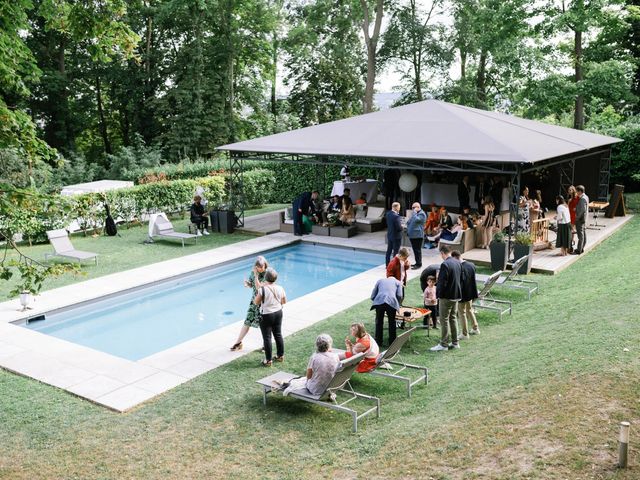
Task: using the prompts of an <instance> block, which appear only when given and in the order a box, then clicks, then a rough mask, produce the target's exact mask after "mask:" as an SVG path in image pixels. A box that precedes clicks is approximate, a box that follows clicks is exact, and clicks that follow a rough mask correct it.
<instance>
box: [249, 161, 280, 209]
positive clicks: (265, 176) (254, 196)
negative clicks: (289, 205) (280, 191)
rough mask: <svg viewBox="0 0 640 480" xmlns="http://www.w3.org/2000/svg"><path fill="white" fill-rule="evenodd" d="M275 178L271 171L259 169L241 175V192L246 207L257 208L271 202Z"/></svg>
mask: <svg viewBox="0 0 640 480" xmlns="http://www.w3.org/2000/svg"><path fill="white" fill-rule="evenodd" d="M275 185H276V176H275V174H274V172H272V171H271V170H268V169H265V168H260V169H256V170H249V171H246V172H244V173H243V191H244V198H245V205H246V207H247V208H248V207H251V208H258V207H261V206H262V205H264V204H265V203H269V202H271V201H272V197H273V188H274V186H275Z"/></svg>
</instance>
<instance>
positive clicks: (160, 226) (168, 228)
mask: <svg viewBox="0 0 640 480" xmlns="http://www.w3.org/2000/svg"><path fill="white" fill-rule="evenodd" d="M149 222H150V223H151V225H150V228H149V239H150V240H151V241H152V242H153V239H154V238H156V237H159V238H167V239H170V240H180V241H181V242H182V246H183V247H184V241H185V240H189V239H193V241H194V243H198V236H197V235H194V234H192V233H180V232H176V231H175V230H174V229H173V224H172V223H171V222H170V221H169V220H168V219H167V217H166V216H165V214H164V213H159V214H157V215H156V216H155V217H152V218H151V219H150V220H149Z"/></svg>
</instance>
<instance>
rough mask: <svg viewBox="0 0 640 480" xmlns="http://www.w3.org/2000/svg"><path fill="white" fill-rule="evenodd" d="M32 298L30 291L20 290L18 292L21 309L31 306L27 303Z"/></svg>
mask: <svg viewBox="0 0 640 480" xmlns="http://www.w3.org/2000/svg"><path fill="white" fill-rule="evenodd" d="M32 299H33V297H32V295H31V292H21V293H20V305H22V310H23V311H24V310H28V309H30V308H31V307H30V306H29V304H30V303H31V300H32Z"/></svg>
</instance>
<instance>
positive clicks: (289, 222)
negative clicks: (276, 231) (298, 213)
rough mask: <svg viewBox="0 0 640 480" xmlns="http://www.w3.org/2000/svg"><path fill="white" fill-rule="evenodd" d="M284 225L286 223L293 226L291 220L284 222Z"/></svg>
mask: <svg viewBox="0 0 640 480" xmlns="http://www.w3.org/2000/svg"><path fill="white" fill-rule="evenodd" d="M284 223H288V224H289V225H293V220H285V221H284Z"/></svg>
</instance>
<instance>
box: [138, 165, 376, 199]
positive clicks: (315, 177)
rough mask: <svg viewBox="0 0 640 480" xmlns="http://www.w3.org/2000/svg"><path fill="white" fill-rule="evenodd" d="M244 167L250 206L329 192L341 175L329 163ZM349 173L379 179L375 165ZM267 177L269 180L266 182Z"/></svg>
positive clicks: (171, 175)
mask: <svg viewBox="0 0 640 480" xmlns="http://www.w3.org/2000/svg"><path fill="white" fill-rule="evenodd" d="M228 168H229V161H228V160H222V159H220V160H214V161H208V162H196V163H189V164H178V165H167V164H165V165H162V166H160V167H156V168H153V169H146V170H137V171H134V172H135V175H137V176H136V177H135V179H133V180H134V181H136V182H138V183H145V182H148V181H154V180H158V179H168V180H171V179H175V178H196V177H202V176H206V175H211V174H218V173H220V171H221V170H226V171H227V173H228ZM243 168H244V172H243V176H244V184H245V196H246V197H247V203H248V204H249V205H257V204H260V203H289V202H291V201H292V200H293V198H294V197H295V196H296V195H298V194H299V193H300V192H304V191H308V190H314V189H317V190H319V191H321V193H323V194H325V195H329V194H330V193H331V189H332V187H333V181H334V180H337V179H339V178H340V169H341V167H338V166H328V167H326V169H325V171H324V173H323V170H322V167H321V166H317V167H316V166H314V165H296V164H291V163H278V162H256V161H247V162H244V164H243ZM256 172H259V173H256ZM265 172H271V173H272V175H273V179H272V177H271V175H268V174H267V173H265ZM350 173H351V175H352V176H365V177H367V178H378V175H379V172H378V170H376V169H374V168H360V167H352V168H351V169H350ZM260 176H264V178H265V181H263V182H259V181H258V180H253V179H254V178H256V177H260ZM266 179H268V182H267V181H266ZM256 182H259V183H261V185H263V186H262V187H260V188H261V190H262V192H261V194H262V195H263V196H264V198H263V201H262V202H256V201H254V200H253V199H252V195H254V188H255V187H254V185H255V184H256Z"/></svg>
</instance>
